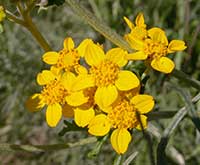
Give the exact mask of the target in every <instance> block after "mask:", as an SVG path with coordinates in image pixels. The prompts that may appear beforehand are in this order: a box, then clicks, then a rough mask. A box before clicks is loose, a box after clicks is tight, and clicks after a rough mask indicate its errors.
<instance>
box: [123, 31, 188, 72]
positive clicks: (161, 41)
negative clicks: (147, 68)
mask: <svg viewBox="0 0 200 165" xmlns="http://www.w3.org/2000/svg"><path fill="white" fill-rule="evenodd" d="M129 41H130V40H129ZM131 45H132V48H133V49H135V50H137V52H135V53H132V55H129V57H127V58H128V59H135V58H137V56H147V57H148V58H147V61H148V62H150V65H151V67H152V68H154V69H155V70H157V71H160V72H163V73H171V72H172V70H173V69H174V67H175V65H174V62H173V61H172V60H170V59H169V58H167V57H165V56H166V55H167V54H169V53H174V52H176V51H182V50H184V49H186V46H185V42H184V41H182V40H172V41H171V42H170V43H168V40H167V37H166V35H165V32H164V31H163V30H162V29H160V28H151V29H150V30H148V38H146V39H144V40H141V39H138V38H133V39H132V40H131Z"/></svg>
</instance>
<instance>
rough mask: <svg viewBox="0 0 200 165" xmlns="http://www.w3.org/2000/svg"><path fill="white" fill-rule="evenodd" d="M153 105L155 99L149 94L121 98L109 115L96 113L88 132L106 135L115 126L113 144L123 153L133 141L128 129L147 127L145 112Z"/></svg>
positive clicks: (112, 137)
mask: <svg viewBox="0 0 200 165" xmlns="http://www.w3.org/2000/svg"><path fill="white" fill-rule="evenodd" d="M153 107H154V100H153V97H152V96H149V95H136V96H134V97H132V98H131V100H130V101H128V100H126V99H121V100H119V101H117V103H116V104H113V105H112V108H111V109H110V110H109V111H108V113H107V115H106V114H98V115H96V116H95V117H94V118H93V119H92V120H91V121H90V122H89V123H88V128H89V130H88V132H89V133H90V134H92V135H95V136H104V135H106V134H107V133H108V132H109V131H110V129H111V128H114V131H113V132H112V134H111V144H112V146H113V148H114V150H115V151H116V152H117V153H118V154H123V153H125V152H126V150H127V148H128V145H129V143H130V141H131V134H130V133H129V131H128V130H131V129H133V128H136V129H139V130H141V129H142V128H143V129H145V128H146V127H147V117H146V116H145V114H146V113H148V112H149V111H151V110H152V108H153ZM138 114H139V118H140V119H139V118H138ZM141 125H142V126H141Z"/></svg>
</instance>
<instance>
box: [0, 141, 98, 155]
mask: <svg viewBox="0 0 200 165" xmlns="http://www.w3.org/2000/svg"><path fill="white" fill-rule="evenodd" d="M96 141H97V139H96V138H95V137H90V138H86V139H82V140H80V141H78V142H76V143H64V144H52V145H18V144H8V143H3V144H0V152H1V151H3V152H19V151H22V152H46V151H54V150H55V151H58V150H63V149H67V148H72V147H76V146H82V145H86V144H90V143H94V142H96Z"/></svg>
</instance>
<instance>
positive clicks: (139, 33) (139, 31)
mask: <svg viewBox="0 0 200 165" xmlns="http://www.w3.org/2000/svg"><path fill="white" fill-rule="evenodd" d="M129 35H130V37H131V38H137V39H140V40H144V39H145V38H146V37H147V30H146V29H144V28H142V27H139V26H136V27H135V28H134V29H133V30H131V33H129Z"/></svg>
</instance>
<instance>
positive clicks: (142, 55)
mask: <svg viewBox="0 0 200 165" xmlns="http://www.w3.org/2000/svg"><path fill="white" fill-rule="evenodd" d="M147 56H148V55H147V54H145V53H144V52H143V51H137V52H135V53H129V54H126V59H127V60H146V59H147Z"/></svg>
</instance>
